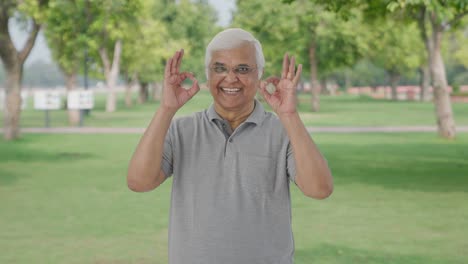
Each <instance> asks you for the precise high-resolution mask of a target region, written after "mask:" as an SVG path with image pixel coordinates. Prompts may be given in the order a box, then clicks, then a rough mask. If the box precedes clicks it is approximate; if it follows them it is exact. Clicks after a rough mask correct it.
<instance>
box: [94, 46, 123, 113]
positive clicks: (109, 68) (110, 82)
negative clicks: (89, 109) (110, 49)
mask: <svg viewBox="0 0 468 264" xmlns="http://www.w3.org/2000/svg"><path fill="white" fill-rule="evenodd" d="M121 54H122V41H121V40H117V41H116V42H115V45H114V57H113V61H112V64H111V63H110V60H109V57H108V56H107V51H106V49H105V48H104V47H101V48H99V55H100V56H101V59H102V62H103V65H104V72H105V75H106V84H107V91H108V93H107V101H106V112H115V110H116V108H117V97H116V92H115V85H116V84H117V77H118V76H119V66H120V55H121Z"/></svg>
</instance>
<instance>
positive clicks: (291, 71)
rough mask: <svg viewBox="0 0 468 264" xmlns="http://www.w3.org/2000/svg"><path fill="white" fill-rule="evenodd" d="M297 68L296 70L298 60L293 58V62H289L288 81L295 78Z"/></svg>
mask: <svg viewBox="0 0 468 264" xmlns="http://www.w3.org/2000/svg"><path fill="white" fill-rule="evenodd" d="M295 68H296V59H295V58H294V56H292V57H291V61H290V62H289V70H288V79H290V80H292V79H293V78H294V69H295Z"/></svg>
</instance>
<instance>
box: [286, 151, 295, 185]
mask: <svg viewBox="0 0 468 264" xmlns="http://www.w3.org/2000/svg"><path fill="white" fill-rule="evenodd" d="M286 169H287V173H288V178H289V180H291V181H292V182H294V183H296V161H295V160H294V153H293V150H292V146H291V143H288V149H287V153H286Z"/></svg>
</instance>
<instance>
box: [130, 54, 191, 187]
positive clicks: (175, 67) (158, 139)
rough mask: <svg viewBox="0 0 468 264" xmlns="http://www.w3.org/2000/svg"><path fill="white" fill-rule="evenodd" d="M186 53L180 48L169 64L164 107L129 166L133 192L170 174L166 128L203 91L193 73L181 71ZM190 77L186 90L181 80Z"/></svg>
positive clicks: (145, 134) (164, 91)
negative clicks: (163, 167)
mask: <svg viewBox="0 0 468 264" xmlns="http://www.w3.org/2000/svg"><path fill="white" fill-rule="evenodd" d="M183 55H184V50H180V51H177V52H176V53H175V54H174V56H173V57H172V58H171V59H169V60H168V62H167V63H166V68H165V71H164V89H163V96H162V99H161V106H160V107H159V109H158V110H157V111H156V114H155V115H154V117H153V119H152V120H151V123H150V125H149V126H148V128H147V129H146V131H145V133H144V134H143V137H142V138H141V139H140V142H139V143H138V146H137V148H136V150H135V152H134V154H133V156H132V159H131V160H130V164H129V167H128V174H127V185H128V188H130V189H131V190H132V191H136V192H146V191H150V190H153V189H154V188H156V187H158V186H159V185H160V184H161V183H163V182H164V180H165V179H166V176H169V175H165V174H164V172H163V171H162V170H161V162H162V158H163V151H164V140H165V137H166V134H167V131H168V129H169V126H170V124H171V120H172V118H173V117H174V115H175V113H176V112H177V110H179V109H180V108H181V107H182V106H183V105H184V104H185V103H186V102H187V101H188V100H190V99H191V98H192V97H193V96H194V95H195V94H196V93H197V92H198V91H199V90H200V87H199V86H198V81H197V80H196V79H195V77H194V76H193V74H191V73H188V72H179V69H180V64H181V62H182V57H183ZM187 78H189V79H191V80H192V81H193V84H192V87H191V88H190V89H188V90H185V89H184V88H183V87H182V82H183V81H184V80H185V79H187Z"/></svg>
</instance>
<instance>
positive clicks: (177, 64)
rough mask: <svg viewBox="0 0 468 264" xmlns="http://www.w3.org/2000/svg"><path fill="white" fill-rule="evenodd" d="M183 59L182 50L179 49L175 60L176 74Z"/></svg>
mask: <svg viewBox="0 0 468 264" xmlns="http://www.w3.org/2000/svg"><path fill="white" fill-rule="evenodd" d="M183 57H184V49H181V50H180V51H179V57H178V58H177V63H176V73H178V72H179V70H180V64H182V58H183Z"/></svg>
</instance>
